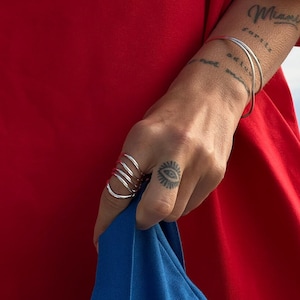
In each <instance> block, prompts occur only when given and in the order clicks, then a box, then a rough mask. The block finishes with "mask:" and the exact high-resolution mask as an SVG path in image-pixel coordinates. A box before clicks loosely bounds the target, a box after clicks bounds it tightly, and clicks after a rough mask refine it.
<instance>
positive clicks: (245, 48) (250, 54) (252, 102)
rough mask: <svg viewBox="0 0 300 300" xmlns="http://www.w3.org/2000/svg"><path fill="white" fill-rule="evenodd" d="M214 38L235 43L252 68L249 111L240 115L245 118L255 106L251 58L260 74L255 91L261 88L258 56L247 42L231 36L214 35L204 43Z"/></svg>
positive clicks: (261, 75)
mask: <svg viewBox="0 0 300 300" xmlns="http://www.w3.org/2000/svg"><path fill="white" fill-rule="evenodd" d="M214 40H228V41H231V42H233V43H235V44H236V45H238V46H239V47H240V48H241V49H242V50H243V51H244V53H245V54H246V56H247V58H248V60H249V63H250V66H251V70H252V89H251V99H250V108H249V111H248V112H247V113H245V114H243V115H242V118H246V117H248V116H250V115H251V113H252V112H253V110H254V106H255V90H256V76H255V67H254V63H253V60H252V58H253V59H254V60H255V63H256V65H257V68H258V71H259V75H260V86H259V89H258V91H257V93H258V92H259V91H260V90H261V89H262V88H263V84H264V83H263V80H264V79H263V72H262V68H261V65H260V63H259V60H258V58H257V57H256V55H255V53H254V52H253V51H252V50H251V48H250V47H249V46H247V44H245V43H244V42H242V41H241V40H239V39H237V38H235V37H231V36H226V35H224V36H216V37H213V38H210V39H208V40H207V41H206V43H208V42H210V41H214Z"/></svg>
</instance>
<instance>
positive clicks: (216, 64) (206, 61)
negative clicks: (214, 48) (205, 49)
mask: <svg viewBox="0 0 300 300" xmlns="http://www.w3.org/2000/svg"><path fill="white" fill-rule="evenodd" d="M195 62H200V63H203V64H205V65H211V66H213V67H216V68H219V66H220V63H219V62H218V61H214V60H208V59H204V58H200V59H197V58H194V59H192V60H190V61H189V62H188V63H187V64H188V65H190V64H192V63H195Z"/></svg>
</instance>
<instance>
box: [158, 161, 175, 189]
mask: <svg viewBox="0 0 300 300" xmlns="http://www.w3.org/2000/svg"><path fill="white" fill-rule="evenodd" d="M180 173H181V172H180V167H179V165H178V163H177V162H175V161H167V162H164V163H163V164H162V165H161V166H160V167H159V169H158V172H157V177H158V181H159V182H160V183H161V184H162V185H163V186H164V187H165V188H167V189H173V188H175V187H177V186H178V185H179V183H180V177H181V175H180Z"/></svg>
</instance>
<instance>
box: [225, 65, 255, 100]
mask: <svg viewBox="0 0 300 300" xmlns="http://www.w3.org/2000/svg"><path fill="white" fill-rule="evenodd" d="M225 72H226V73H227V74H229V75H230V76H231V77H233V78H234V79H236V80H237V81H239V82H240V83H241V84H242V85H243V86H244V87H245V90H246V92H247V94H248V96H249V95H250V89H249V88H248V87H247V85H246V83H245V81H244V79H243V78H242V77H240V76H238V75H237V74H236V73H234V72H232V71H231V70H229V69H228V68H227V69H226V70H225Z"/></svg>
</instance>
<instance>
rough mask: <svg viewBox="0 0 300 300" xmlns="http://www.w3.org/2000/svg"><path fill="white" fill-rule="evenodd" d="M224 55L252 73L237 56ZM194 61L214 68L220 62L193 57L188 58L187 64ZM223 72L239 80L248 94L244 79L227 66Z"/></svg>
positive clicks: (248, 90) (217, 66)
mask: <svg viewBox="0 0 300 300" xmlns="http://www.w3.org/2000/svg"><path fill="white" fill-rule="evenodd" d="M226 56H227V57H228V58H230V59H232V60H233V61H235V62H236V63H237V64H239V66H240V67H241V68H243V70H244V71H246V73H247V74H248V75H249V76H250V77H252V73H251V72H250V70H249V68H248V67H247V65H246V64H245V63H244V62H243V61H242V60H241V59H240V58H238V57H237V56H234V55H233V54H232V53H227V54H226ZM195 62H198V63H203V64H205V65H210V66H213V67H215V68H220V62H218V61H215V60H209V59H204V58H200V59H199V58H193V59H192V60H190V61H189V62H188V63H187V65H190V64H192V63H195ZM224 70H225V73H226V74H228V75H230V76H231V77H232V78H234V79H235V80H237V81H239V82H240V83H241V84H242V85H243V86H244V87H245V90H246V92H247V94H248V96H249V95H250V89H249V88H248V86H247V84H246V82H245V80H244V79H243V78H242V77H241V76H239V75H237V74H236V73H235V72H233V71H232V70H230V69H229V68H225V69H224Z"/></svg>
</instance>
